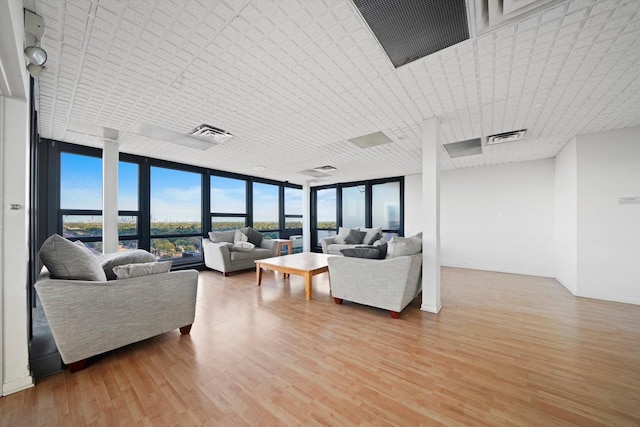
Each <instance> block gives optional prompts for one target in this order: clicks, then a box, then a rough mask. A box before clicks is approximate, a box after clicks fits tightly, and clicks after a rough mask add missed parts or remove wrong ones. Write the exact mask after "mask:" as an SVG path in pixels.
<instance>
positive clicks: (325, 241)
mask: <svg viewBox="0 0 640 427" xmlns="http://www.w3.org/2000/svg"><path fill="white" fill-rule="evenodd" d="M335 238H336V236H329V237H323V238H322V239H320V246H322V253H323V254H328V253H329V245H332V244H333V243H334V240H335Z"/></svg>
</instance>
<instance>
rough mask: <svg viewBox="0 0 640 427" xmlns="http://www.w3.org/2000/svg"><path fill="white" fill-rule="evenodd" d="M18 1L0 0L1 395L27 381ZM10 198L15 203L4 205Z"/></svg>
mask: <svg viewBox="0 0 640 427" xmlns="http://www.w3.org/2000/svg"><path fill="white" fill-rule="evenodd" d="M23 49H24V16H23V10H22V1H20V0H8V1H0V80H2V81H1V82H0V168H1V169H0V182H1V183H2V184H1V185H0V192H1V197H0V202H1V204H0V206H1V207H2V209H1V212H2V213H1V215H0V219H1V222H0V258H1V259H0V377H1V379H2V395H6V394H9V393H13V392H16V391H19V390H22V389H24V388H27V387H31V386H33V380H32V378H31V375H30V373H29V354H28V337H29V331H28V328H27V315H28V312H27V285H28V283H27V271H28V262H29V250H28V224H29V211H28V209H29V205H28V200H29V198H28V188H29V186H28V183H29V180H28V173H29V172H28V171H29V162H28V160H29V156H28V154H29V104H28V101H27V88H28V81H29V80H28V77H27V73H26V71H25V67H26V64H25V58H24V53H23ZM10 204H16V205H19V209H10V208H9V205H10Z"/></svg>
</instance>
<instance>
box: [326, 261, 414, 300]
mask: <svg viewBox="0 0 640 427" xmlns="http://www.w3.org/2000/svg"><path fill="white" fill-rule="evenodd" d="M328 264H329V275H330V277H331V294H332V296H333V297H335V298H341V299H345V300H347V301H352V302H357V303H360V304H366V305H370V306H373V307H378V308H384V309H386V310H392V311H397V312H400V311H402V309H403V308H404V307H406V305H407V304H409V302H411V301H412V300H413V299H414V298H415V297H416V295H418V293H419V292H420V290H421V289H422V280H421V278H422V253H418V254H414V255H408V256H401V257H397V258H387V259H382V260H374V259H363V258H352V257H339V256H336V257H330V258H329V259H328Z"/></svg>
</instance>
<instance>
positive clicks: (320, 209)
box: [315, 188, 338, 242]
mask: <svg viewBox="0 0 640 427" xmlns="http://www.w3.org/2000/svg"><path fill="white" fill-rule="evenodd" d="M336 193H337V190H336V189H335V188H325V189H322V190H317V191H316V203H315V206H316V219H317V222H316V230H317V241H318V242H319V241H320V239H322V238H323V237H329V236H335V234H336V232H337V230H338V220H337V215H336V209H337V208H336V206H337V205H336V203H337V202H336V200H337V199H336Z"/></svg>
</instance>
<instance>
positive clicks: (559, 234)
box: [555, 138, 578, 295]
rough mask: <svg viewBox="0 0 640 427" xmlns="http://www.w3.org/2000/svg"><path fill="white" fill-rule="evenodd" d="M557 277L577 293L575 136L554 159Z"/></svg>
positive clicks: (576, 170) (576, 166)
mask: <svg viewBox="0 0 640 427" xmlns="http://www.w3.org/2000/svg"><path fill="white" fill-rule="evenodd" d="M555 193H556V197H555V202H556V208H555V214H556V236H555V239H556V248H555V249H556V250H555V253H556V263H555V266H556V271H555V278H556V280H558V281H559V282H560V283H562V284H563V285H564V287H566V288H567V289H568V290H569V291H571V293H573V294H574V295H575V294H576V292H577V289H578V276H577V275H578V163H577V155H576V139H575V138H573V139H572V140H571V141H570V142H569V143H568V144H567V145H565V146H564V148H563V149H562V151H560V153H558V155H557V156H556V159H555Z"/></svg>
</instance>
